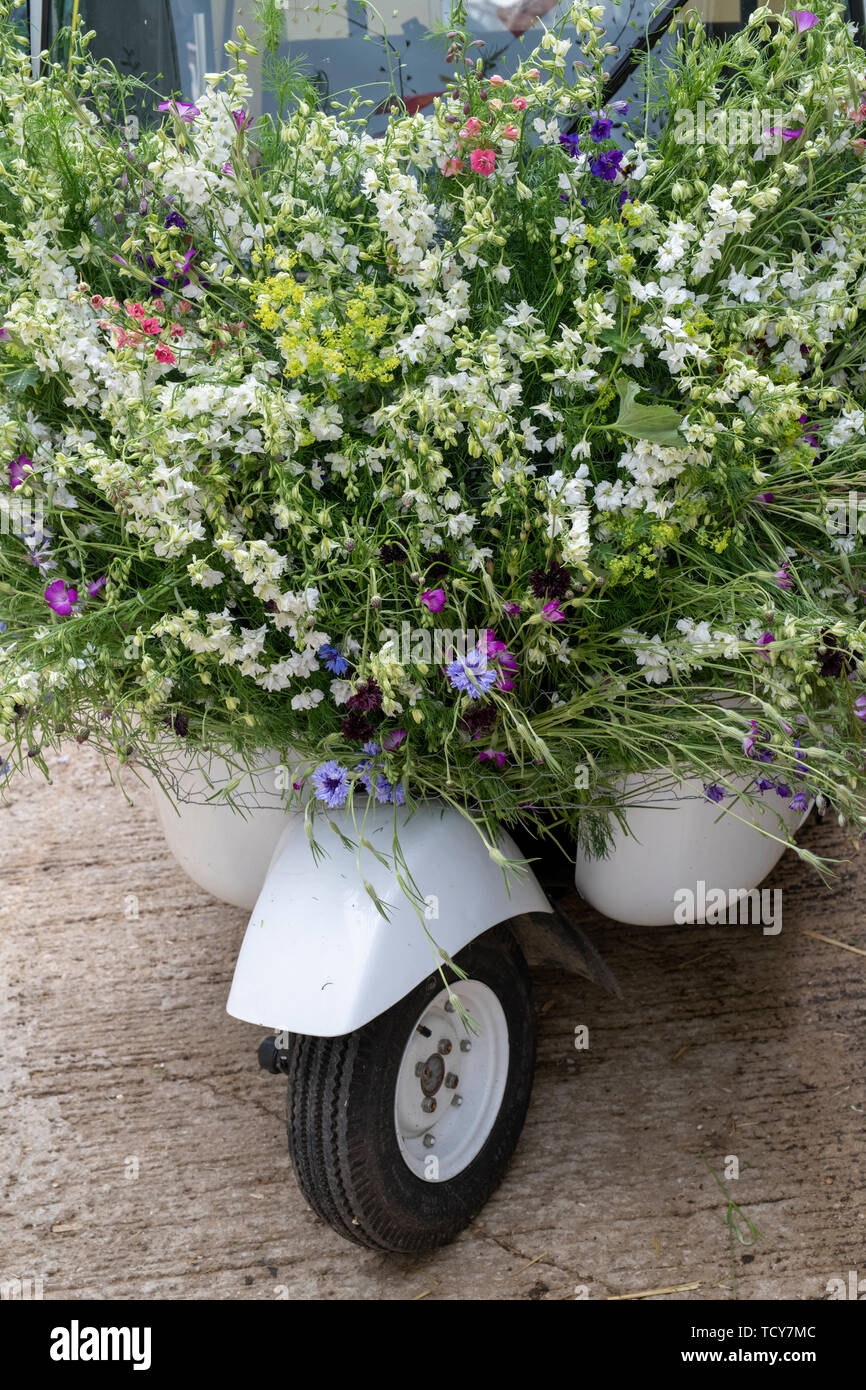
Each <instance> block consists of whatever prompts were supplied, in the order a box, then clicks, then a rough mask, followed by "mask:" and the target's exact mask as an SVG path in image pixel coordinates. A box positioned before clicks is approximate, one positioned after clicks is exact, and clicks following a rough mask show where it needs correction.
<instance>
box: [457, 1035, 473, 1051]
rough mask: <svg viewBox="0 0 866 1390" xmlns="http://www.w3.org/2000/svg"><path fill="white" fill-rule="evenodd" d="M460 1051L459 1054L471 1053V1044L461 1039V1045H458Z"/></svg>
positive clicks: (465, 1039) (467, 1040) (466, 1039)
mask: <svg viewBox="0 0 866 1390" xmlns="http://www.w3.org/2000/svg"><path fill="white" fill-rule="evenodd" d="M460 1051H461V1052H471V1051H472V1044H471V1042H470V1041H469V1039H468V1038H463V1039H462V1040H461V1043H460Z"/></svg>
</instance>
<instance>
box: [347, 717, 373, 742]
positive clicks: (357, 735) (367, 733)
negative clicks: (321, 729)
mask: <svg viewBox="0 0 866 1390" xmlns="http://www.w3.org/2000/svg"><path fill="white" fill-rule="evenodd" d="M340 728H341V729H342V731H343V738H347V739H349V740H350V742H352V743H366V741H367V739H368V738H370V737H371V735H372V734H373V733H374V732H375V731H374V728H373V725H372V724H371V723H370V721H369V719H366V718H365V717H364V715H363V714H361V713H360V712H359V711H358V710H353V711H352V713H351V714H347V715H346V717H345V719H344V720H343V722H342V724H341V725H340Z"/></svg>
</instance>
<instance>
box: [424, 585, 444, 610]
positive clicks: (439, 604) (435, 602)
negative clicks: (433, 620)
mask: <svg viewBox="0 0 866 1390" xmlns="http://www.w3.org/2000/svg"><path fill="white" fill-rule="evenodd" d="M421 602H422V603H423V604H424V605H425V607H427V608H429V610H430V612H431V613H441V612H442V609H443V608H444V607H445V590H444V589H425V590H424V592H423V594H422V595H421Z"/></svg>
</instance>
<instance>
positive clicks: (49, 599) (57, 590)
mask: <svg viewBox="0 0 866 1390" xmlns="http://www.w3.org/2000/svg"><path fill="white" fill-rule="evenodd" d="M45 602H46V603H47V604H48V606H49V608H53V609H54V612H55V613H60V614H61V615H62V616H63V617H64V618H65V617H67V615H68V614H70V613H71V612H72V605H73V603H77V602H78V591H77V590H76V589H67V587H66V585H65V584H64V582H63V580H62V579H55V580H54V583H53V584H49V585H48V588H47V589H46V590H45Z"/></svg>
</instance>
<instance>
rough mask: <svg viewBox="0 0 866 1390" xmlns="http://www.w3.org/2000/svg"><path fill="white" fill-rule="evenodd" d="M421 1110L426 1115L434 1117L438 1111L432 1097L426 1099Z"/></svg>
mask: <svg viewBox="0 0 866 1390" xmlns="http://www.w3.org/2000/svg"><path fill="white" fill-rule="evenodd" d="M421 1109H422V1110H423V1111H424V1114H425V1115H432V1113H433V1111H434V1110H435V1109H436V1101H435V1100H434V1099H433V1097H432V1096H425V1097H424V1099H423V1100H422V1102H421Z"/></svg>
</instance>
